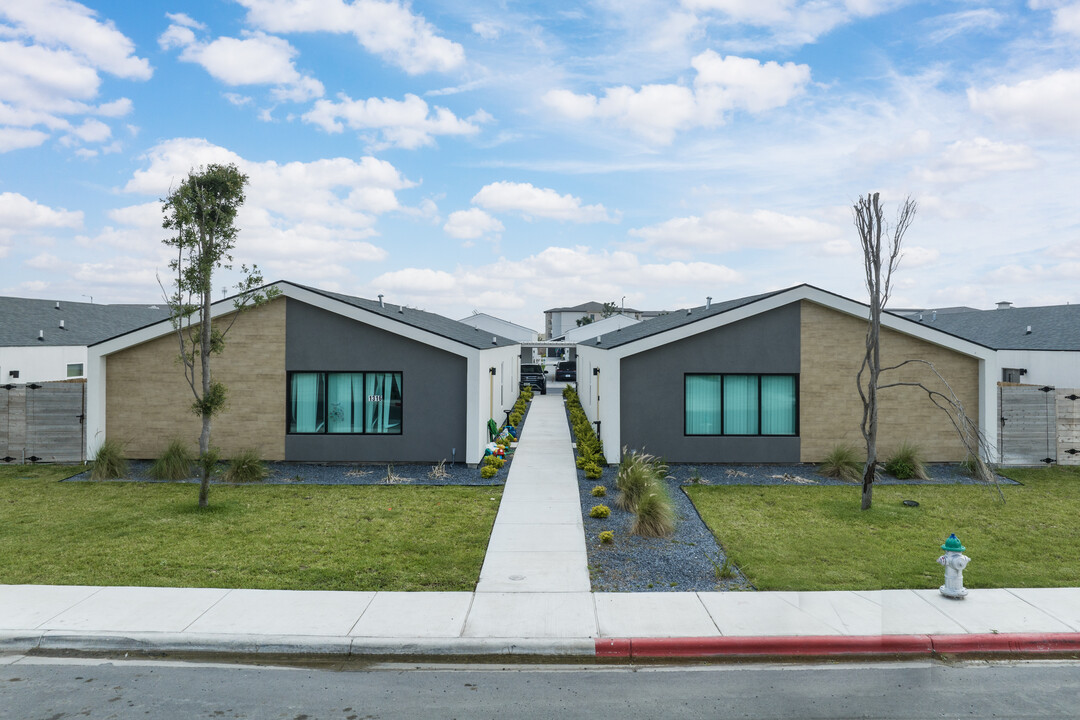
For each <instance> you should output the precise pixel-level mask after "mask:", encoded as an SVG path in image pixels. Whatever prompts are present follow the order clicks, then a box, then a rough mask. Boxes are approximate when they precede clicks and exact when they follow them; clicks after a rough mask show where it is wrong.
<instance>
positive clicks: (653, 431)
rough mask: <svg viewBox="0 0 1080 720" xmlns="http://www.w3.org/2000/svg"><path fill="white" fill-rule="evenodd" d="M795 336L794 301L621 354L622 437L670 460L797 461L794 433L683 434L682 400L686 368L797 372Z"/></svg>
mask: <svg viewBox="0 0 1080 720" xmlns="http://www.w3.org/2000/svg"><path fill="white" fill-rule="evenodd" d="M646 322H648V321H646ZM799 337H800V324H799V304H798V303H792V304H790V305H785V306H784V307H781V308H777V309H776V310H771V311H769V312H765V313H762V314H760V315H756V316H754V317H752V318H747V319H746V320H741V321H739V322H736V323H732V324H731V325H725V326H723V327H720V328H717V329H715V330H710V331H708V332H704V333H700V334H698V335H694V336H692V337H689V338H686V339H685V340H679V341H676V342H672V343H668V344H667V345H664V346H662V347H658V348H655V349H653V350H647V351H645V352H642V353H638V354H636V355H631V356H629V357H626V358H623V360H622V367H621V375H622V382H621V387H620V389H619V403H620V404H619V408H620V409H619V418H620V423H621V433H620V434H621V441H622V444H623V445H625V446H627V447H629V448H630V449H632V450H641V449H644V450H645V452H648V453H650V454H652V455H657V456H660V457H663V458H665V459H666V460H668V461H669V462H688V463H736V462H752V463H758V462H799V438H798V437H703V436H687V435H685V434H684V420H685V416H684V412H685V411H684V407H683V406H684V403H685V385H684V380H683V377H684V376H685V375H686V373H792V374H798V372H799V367H800V365H799Z"/></svg>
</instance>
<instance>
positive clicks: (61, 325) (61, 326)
mask: <svg viewBox="0 0 1080 720" xmlns="http://www.w3.org/2000/svg"><path fill="white" fill-rule="evenodd" d="M60 329H61V330H63V329H64V321H63V320H61V321H60Z"/></svg>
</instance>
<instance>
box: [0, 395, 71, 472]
mask: <svg viewBox="0 0 1080 720" xmlns="http://www.w3.org/2000/svg"><path fill="white" fill-rule="evenodd" d="M85 419H86V382H85V381H81V380H80V381H77V382H71V381H68V382H63V381H60V382H42V383H27V384H25V385H0V461H2V462H4V463H35V462H53V463H74V462H82V461H83V460H85V459H86V457H85V455H84V453H85V447H86V444H85V442H84V439H85V428H86V424H85Z"/></svg>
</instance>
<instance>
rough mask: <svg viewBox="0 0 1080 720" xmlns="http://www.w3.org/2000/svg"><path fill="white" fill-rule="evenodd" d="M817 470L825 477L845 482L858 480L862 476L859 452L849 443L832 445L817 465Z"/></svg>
mask: <svg viewBox="0 0 1080 720" xmlns="http://www.w3.org/2000/svg"><path fill="white" fill-rule="evenodd" d="M818 472H819V473H821V474H822V475H824V476H825V477H831V478H839V479H841V480H846V481H847V482H858V481H859V479H860V478H861V477H862V464H861V463H860V462H859V453H858V451H857V450H855V448H853V447H852V446H851V445H834V446H833V449H832V450H830V451H829V454H828V455H826V456H825V459H824V460H822V461H821V464H820V465H818Z"/></svg>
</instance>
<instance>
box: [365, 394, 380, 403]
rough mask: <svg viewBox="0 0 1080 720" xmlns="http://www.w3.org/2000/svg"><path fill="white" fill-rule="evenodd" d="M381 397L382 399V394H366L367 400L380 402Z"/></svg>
mask: <svg viewBox="0 0 1080 720" xmlns="http://www.w3.org/2000/svg"><path fill="white" fill-rule="evenodd" d="M382 399H383V396H382V395H368V396H367V400H368V402H382Z"/></svg>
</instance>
